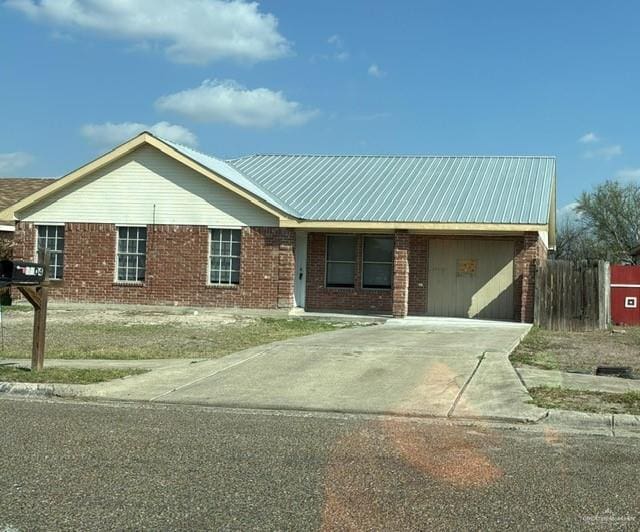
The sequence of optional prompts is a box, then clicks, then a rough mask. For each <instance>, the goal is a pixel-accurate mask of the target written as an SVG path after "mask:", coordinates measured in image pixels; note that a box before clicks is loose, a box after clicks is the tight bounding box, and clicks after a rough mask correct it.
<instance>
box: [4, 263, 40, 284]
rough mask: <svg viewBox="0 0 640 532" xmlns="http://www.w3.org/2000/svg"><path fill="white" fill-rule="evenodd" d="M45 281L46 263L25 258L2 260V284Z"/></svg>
mask: <svg viewBox="0 0 640 532" xmlns="http://www.w3.org/2000/svg"><path fill="white" fill-rule="evenodd" d="M42 281H44V265H43V264H38V263H37V262H26V261H23V260H2V261H0V286H6V285H9V284H10V285H13V286H21V285H22V286H25V285H37V284H41V283H42Z"/></svg>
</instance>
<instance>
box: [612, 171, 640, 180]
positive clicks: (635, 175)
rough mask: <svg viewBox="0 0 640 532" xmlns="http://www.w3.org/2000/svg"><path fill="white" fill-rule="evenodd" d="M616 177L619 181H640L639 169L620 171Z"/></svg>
mask: <svg viewBox="0 0 640 532" xmlns="http://www.w3.org/2000/svg"><path fill="white" fill-rule="evenodd" d="M616 177H617V178H619V179H630V180H635V179H640V168H623V169H622V170H620V171H619V172H618V173H617V174H616Z"/></svg>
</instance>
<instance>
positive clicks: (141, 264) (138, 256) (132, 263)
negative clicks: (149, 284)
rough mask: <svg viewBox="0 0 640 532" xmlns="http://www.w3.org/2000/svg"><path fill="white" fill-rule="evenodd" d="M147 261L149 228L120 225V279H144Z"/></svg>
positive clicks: (139, 280)
mask: <svg viewBox="0 0 640 532" xmlns="http://www.w3.org/2000/svg"><path fill="white" fill-rule="evenodd" d="M146 262H147V228H146V227H118V257H117V264H118V277H117V279H118V281H123V282H134V283H141V282H142V281H144V275H145V270H146Z"/></svg>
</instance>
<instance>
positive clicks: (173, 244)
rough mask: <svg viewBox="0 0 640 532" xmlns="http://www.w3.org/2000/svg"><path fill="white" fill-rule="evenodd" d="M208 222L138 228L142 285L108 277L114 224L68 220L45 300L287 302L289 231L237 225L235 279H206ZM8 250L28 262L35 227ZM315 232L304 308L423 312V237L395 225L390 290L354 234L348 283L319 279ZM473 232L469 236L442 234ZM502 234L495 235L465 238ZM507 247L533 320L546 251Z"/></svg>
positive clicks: (525, 317)
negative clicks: (378, 282) (59, 264)
mask: <svg viewBox="0 0 640 532" xmlns="http://www.w3.org/2000/svg"><path fill="white" fill-rule="evenodd" d="M208 231H209V230H208V229H207V228H206V227H202V226H172V225H159V226H149V227H148V228H147V271H146V279H145V282H144V283H142V284H141V285H130V284H123V283H117V282H114V278H115V277H114V276H115V249H116V232H117V231H116V227H115V226H114V225H112V224H84V223H69V224H66V226H65V267H64V280H63V281H62V282H60V283H58V282H54V283H53V286H52V288H51V297H52V298H53V299H54V300H59V301H87V302H107V303H140V304H143V303H148V304H173V305H202V306H216V307H245V308H278V307H280V308H290V307H291V306H293V302H294V296H293V294H294V282H295V281H294V280H295V256H294V251H295V249H294V248H295V233H294V232H293V231H291V230H288V229H281V228H274V227H251V228H250V227H245V228H244V229H243V230H242V257H241V274H240V284H239V285H237V286H212V285H208V284H207V275H208V245H209V234H208ZM14 237H15V238H14V241H15V247H14V256H15V257H16V258H22V259H25V260H32V259H33V258H34V251H35V226H34V225H33V224H30V223H24V222H21V223H18V224H17V226H16V232H15V235H14ZM326 237H327V235H326V234H325V233H309V236H308V247H307V253H308V256H307V286H306V309H307V310H310V311H314V310H318V311H331V310H337V311H347V312H348V311H370V312H379V313H386V314H391V313H393V314H394V315H396V316H405V315H407V314H409V315H425V314H426V307H427V287H428V281H427V275H428V268H429V238H433V237H429V236H427V235H416V234H408V233H402V232H398V233H396V237H395V238H396V244H395V250H394V277H393V286H394V290H391V289H387V290H384V289H366V288H362V287H361V286H362V237H363V235H356V240H357V242H356V250H357V251H356V267H355V287H354V288H329V287H326V286H325V266H326V263H325V257H326ZM446 238H473V237H468V236H467V237H456V236H452V237H446ZM475 238H485V239H487V238H490V239H491V240H505V239H506V238H505V237H502V238H499V237H475ZM509 240H512V241H514V242H515V250H514V253H515V255H514V319H515V320H516V321H522V322H532V321H533V303H534V290H535V264H536V260H538V259H545V258H546V257H547V248H546V247H545V245H544V244H543V243H542V241H541V240H540V238H539V237H538V235H537V233H534V232H531V233H525V235H524V236H523V237H512V238H509Z"/></svg>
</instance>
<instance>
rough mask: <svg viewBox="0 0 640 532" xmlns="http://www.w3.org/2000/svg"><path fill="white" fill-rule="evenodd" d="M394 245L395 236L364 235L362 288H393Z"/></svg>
mask: <svg viewBox="0 0 640 532" xmlns="http://www.w3.org/2000/svg"><path fill="white" fill-rule="evenodd" d="M393 246H394V239H393V237H386V236H365V237H364V239H363V244H362V288H391V283H392V281H393Z"/></svg>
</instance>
